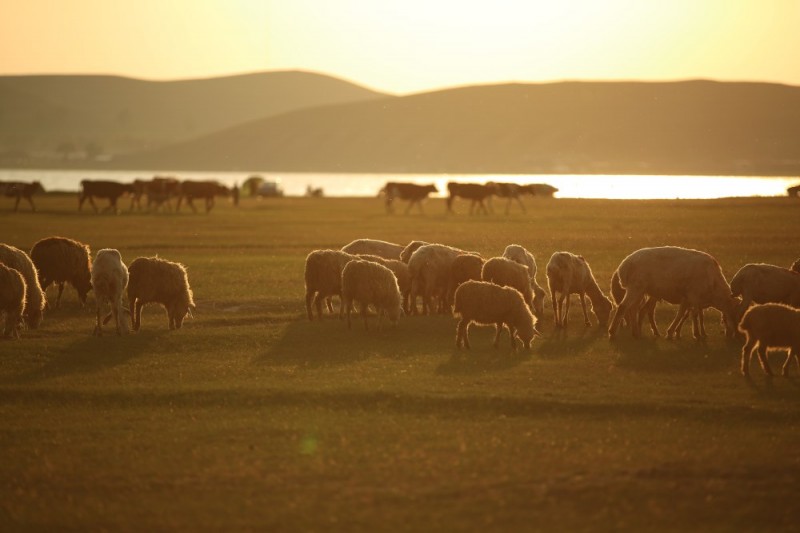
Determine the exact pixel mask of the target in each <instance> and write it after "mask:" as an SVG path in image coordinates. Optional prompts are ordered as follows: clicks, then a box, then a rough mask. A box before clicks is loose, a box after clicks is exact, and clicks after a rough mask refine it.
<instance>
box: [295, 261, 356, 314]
mask: <svg viewBox="0 0 800 533" xmlns="http://www.w3.org/2000/svg"><path fill="white" fill-rule="evenodd" d="M355 258H356V257H355V256H354V255H350V254H348V253H347V252H342V251H341V250H314V251H313V252H311V253H310V254H308V256H307V257H306V265H305V282H306V313H307V314H308V319H309V320H314V318H313V315H312V313H311V304H312V302H313V303H314V305H315V306H316V308H317V317H318V318H319V319H320V320H322V301H323V300H324V299H325V298H327V297H329V296H339V297H341V296H342V270H344V267H345V265H346V264H347V263H349V262H350V261H352V260H353V259H355ZM343 316H344V306H339V318H342V317H343Z"/></svg>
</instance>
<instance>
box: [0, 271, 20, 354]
mask: <svg viewBox="0 0 800 533" xmlns="http://www.w3.org/2000/svg"><path fill="white" fill-rule="evenodd" d="M24 312H25V277H24V276H23V275H22V274H20V273H19V271H17V270H14V269H13V268H8V267H7V266H5V265H3V264H0V313H5V315H6V325H5V328H3V336H4V337H6V338H16V339H18V338H19V325H20V323H21V322H22V315H23V313H24Z"/></svg>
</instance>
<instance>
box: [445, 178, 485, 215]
mask: <svg viewBox="0 0 800 533" xmlns="http://www.w3.org/2000/svg"><path fill="white" fill-rule="evenodd" d="M494 190H495V189H494V186H493V185H492V184H491V183H486V184H483V183H456V182H454V181H451V182H449V183H448V184H447V191H448V192H449V193H450V196H448V197H447V210H448V211H449V212H451V213H453V212H454V211H453V201H454V200H455V199H456V197H459V196H460V197H461V198H466V199H467V200H472V203H471V204H470V206H469V214H470V215H471V214H472V213H473V212H474V210H475V206H476V205H477V206H478V212H479V213H480V212H481V210H483V212H484V213H485V214H487V215H488V214H489V210H488V209H487V207H486V204H485V203H484V200H486V199H487V198H490V197H491V196H492V195H493V194H494Z"/></svg>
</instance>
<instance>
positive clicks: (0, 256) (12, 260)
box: [0, 244, 46, 329]
mask: <svg viewBox="0 0 800 533" xmlns="http://www.w3.org/2000/svg"><path fill="white" fill-rule="evenodd" d="M0 264H4V265H5V266H7V267H8V268H13V269H14V270H16V271H18V272H19V273H20V274H22V277H24V278H25V315H24V318H25V324H26V325H27V326H28V327H29V328H31V329H36V328H38V327H39V324H41V323H42V315H43V314H44V306H45V303H46V301H45V297H44V291H43V290H42V287H41V285H39V276H38V274H37V273H36V267H35V266H34V265H33V261H31V258H30V257H29V256H28V254H26V253H25V252H23V251H22V250H20V249H19V248H14V247H13V246H9V245H7V244H0Z"/></svg>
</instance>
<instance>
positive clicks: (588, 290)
mask: <svg viewBox="0 0 800 533" xmlns="http://www.w3.org/2000/svg"><path fill="white" fill-rule="evenodd" d="M547 284H548V286H549V288H550V299H551V300H552V301H553V315H554V318H555V324H556V327H557V328H558V327H566V326H567V321H568V317H569V303H570V298H569V296H570V295H571V294H577V295H578V296H579V297H580V300H581V308H582V309H583V322H584V324H585V325H586V326H591V325H592V323H591V321H590V320H589V314H588V312H587V311H586V298H585V297H586V296H588V297H589V300H590V301H591V303H592V312H593V313H594V316H595V317H597V323H598V325H599V326H600V327H605V326H606V324H607V323H608V317H609V315H610V314H611V309H612V308H613V305H612V304H611V300H609V299H608V298H607V297H606V295H605V294H603V291H602V290H601V289H600V286H599V285H598V284H597V280H595V279H594V274H592V269H591V267H589V263H587V262H586V259H584V258H583V256H580V255H575V254H572V253H569V252H555V253H554V254H553V255H552V256H551V257H550V261H548V263H547ZM557 294H559V296H556V295H557ZM564 300H566V301H567V305H566V307H565V308H562V306H563V304H564Z"/></svg>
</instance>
